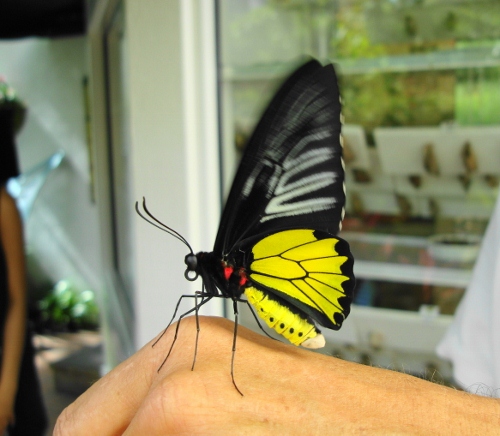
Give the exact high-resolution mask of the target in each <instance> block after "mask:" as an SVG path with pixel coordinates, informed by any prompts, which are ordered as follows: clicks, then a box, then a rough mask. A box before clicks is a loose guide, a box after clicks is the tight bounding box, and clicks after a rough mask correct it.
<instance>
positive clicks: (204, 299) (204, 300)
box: [153, 293, 212, 372]
mask: <svg viewBox="0 0 500 436" xmlns="http://www.w3.org/2000/svg"><path fill="white" fill-rule="evenodd" d="M200 295H201V301H200V303H199V304H198V303H197V304H196V305H195V307H193V308H192V309H189V310H188V311H187V312H184V313H183V314H182V315H180V316H179V320H178V321H177V325H176V326H175V333H174V339H173V341H172V344H171V345H170V349H169V350H168V353H167V356H166V357H165V359H163V362H162V363H161V365H160V367H159V368H158V372H159V371H160V370H161V369H162V368H163V365H165V362H166V361H167V360H168V358H169V356H170V353H172V349H173V348H174V345H175V342H176V341H177V335H178V332H179V327H180V325H181V321H182V319H183V318H185V317H186V316H187V315H189V314H190V313H192V312H196V322H197V329H199V322H198V310H199V308H200V307H201V306H203V305H204V304H205V303H207V302H208V301H210V300H211V299H212V295H207V294H205V293H198V294H195V295H191V294H190V295H182V296H181V297H180V298H179V301H178V302H177V306H176V308H175V313H174V318H175V315H176V314H177V310H178V308H179V305H180V303H181V301H182V299H183V298H195V299H197V298H198V297H199V296H200ZM171 323H172V321H170V323H169V326H170V324H171ZM167 328H168V327H167ZM165 331H166V329H165V330H164V331H163V333H162V334H161V336H160V338H161V337H162V336H163V335H164V334H165ZM160 338H158V339H157V340H156V341H155V343H154V344H153V346H154V345H155V344H156V343H157V342H158V341H159V340H160ZM197 347H198V334H197V335H196V347H195V360H196V350H197ZM192 368H194V361H193V366H192Z"/></svg>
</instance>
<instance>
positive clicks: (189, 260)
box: [184, 253, 198, 282]
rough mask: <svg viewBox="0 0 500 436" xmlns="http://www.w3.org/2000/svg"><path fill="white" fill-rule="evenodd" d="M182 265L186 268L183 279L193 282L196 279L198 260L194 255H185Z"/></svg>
mask: <svg viewBox="0 0 500 436" xmlns="http://www.w3.org/2000/svg"><path fill="white" fill-rule="evenodd" d="M184 263H185V264H186V266H187V268H186V271H185V272H184V277H186V280H189V281H190V282H194V281H195V280H196V279H197V278H198V271H197V269H198V258H197V257H196V254H194V253H189V254H187V255H186V257H185V258H184Z"/></svg>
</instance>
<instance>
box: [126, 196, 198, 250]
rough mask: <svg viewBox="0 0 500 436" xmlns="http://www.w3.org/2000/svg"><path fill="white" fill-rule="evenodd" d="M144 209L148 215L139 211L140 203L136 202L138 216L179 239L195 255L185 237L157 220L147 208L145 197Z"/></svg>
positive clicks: (143, 199) (143, 200) (143, 201)
mask: <svg viewBox="0 0 500 436" xmlns="http://www.w3.org/2000/svg"><path fill="white" fill-rule="evenodd" d="M142 208H143V209H144V212H145V213H146V215H147V216H146V215H144V214H143V213H142V212H141V211H140V210H139V202H138V201H136V202H135V211H136V212H137V214H138V215H139V216H140V217H141V218H142V219H143V220H145V221H147V222H148V223H149V224H151V225H152V226H155V227H156V228H158V229H160V230H163V231H164V232H166V233H168V234H169V235H171V236H173V237H174V238H176V239H178V240H179V241H181V242H182V243H183V244H184V245H186V247H188V248H189V251H190V252H191V254H193V253H194V252H193V249H192V248H191V245H189V242H188V241H187V240H186V238H185V237H184V236H182V235H181V234H180V233H179V232H177V231H175V230H174V229H172V228H171V227H169V226H167V225H166V224H164V223H162V222H161V221H160V220H159V219H158V218H156V217H155V216H154V215H153V214H152V213H151V212H150V211H149V209H148V208H147V206H146V199H145V198H144V197H143V198H142Z"/></svg>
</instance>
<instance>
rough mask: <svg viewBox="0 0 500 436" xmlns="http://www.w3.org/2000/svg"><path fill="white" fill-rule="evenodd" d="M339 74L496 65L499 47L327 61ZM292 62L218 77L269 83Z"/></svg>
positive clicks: (232, 71) (235, 68)
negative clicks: (268, 81) (337, 69)
mask: <svg viewBox="0 0 500 436" xmlns="http://www.w3.org/2000/svg"><path fill="white" fill-rule="evenodd" d="M330 61H331V62H333V63H334V64H335V65H337V66H338V67H339V71H340V72H341V74H343V75H351V74H373V73H404V72H413V71H435V70H436V71H442V70H463V69H468V68H487V67H498V66H500V46H499V45H495V46H490V47H474V48H460V49H452V50H438V51H434V52H429V53H417V54H408V55H394V56H379V57H376V58H363V59H357V58H356V59H330ZM294 66H296V64H295V63H288V62H275V63H268V64H253V65H242V66H231V67H228V66H225V67H223V69H222V77H223V79H224V80H228V81H250V80H272V79H278V78H282V77H283V76H285V75H286V74H287V73H289V72H290V71H291V70H292V69H293V67H294Z"/></svg>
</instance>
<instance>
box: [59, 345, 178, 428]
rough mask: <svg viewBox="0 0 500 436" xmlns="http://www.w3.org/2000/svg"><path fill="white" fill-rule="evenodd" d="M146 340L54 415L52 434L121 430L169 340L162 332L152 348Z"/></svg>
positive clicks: (124, 426)
mask: <svg viewBox="0 0 500 436" xmlns="http://www.w3.org/2000/svg"><path fill="white" fill-rule="evenodd" d="M152 343H153V342H150V343H149V344H146V345H145V346H144V347H143V348H142V349H141V350H139V351H138V352H137V353H136V354H134V355H133V356H132V357H130V358H129V359H127V360H125V361H124V362H122V363H121V364H120V365H118V366H117V367H116V368H115V369H114V370H113V371H111V372H110V373H108V374H107V375H105V376H104V377H103V378H101V379H100V380H99V381H97V382H96V383H95V384H94V385H92V386H91V387H90V388H89V389H88V390H87V391H86V392H85V393H84V394H82V395H81V396H80V397H79V398H78V399H77V400H76V401H75V402H74V403H73V404H71V405H70V406H69V407H68V408H66V409H65V410H64V411H63V413H62V414H61V416H60V417H59V418H58V421H57V423H56V427H55V430H54V435H56V436H57V435H67V434H71V435H74V436H79V435H89V434H99V435H108V434H121V433H123V431H124V429H126V428H127V426H128V424H129V422H130V420H131V419H132V418H133V416H134V414H135V412H136V411H137V409H138V408H139V406H140V404H141V403H142V401H143V399H144V397H145V396H146V395H147V392H148V390H149V388H150V386H151V383H152V380H153V379H154V378H155V377H156V376H157V370H158V367H159V365H160V363H161V360H162V359H163V356H165V348H166V347H167V345H169V344H170V341H169V335H166V336H165V337H164V338H163V339H162V340H161V341H160V342H159V343H158V344H157V345H156V346H155V347H154V348H152V346H151V345H152Z"/></svg>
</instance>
